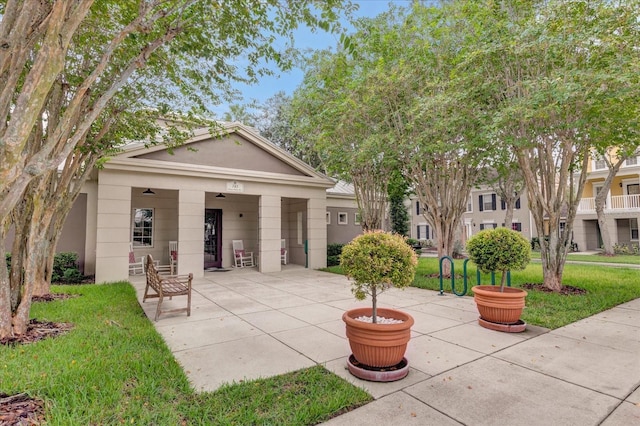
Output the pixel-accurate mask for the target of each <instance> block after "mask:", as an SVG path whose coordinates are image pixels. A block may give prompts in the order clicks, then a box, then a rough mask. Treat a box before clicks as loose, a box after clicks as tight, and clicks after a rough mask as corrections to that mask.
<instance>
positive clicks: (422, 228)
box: [416, 225, 429, 240]
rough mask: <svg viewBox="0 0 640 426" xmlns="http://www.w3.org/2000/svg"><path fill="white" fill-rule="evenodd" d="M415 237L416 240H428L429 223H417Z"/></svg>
mask: <svg viewBox="0 0 640 426" xmlns="http://www.w3.org/2000/svg"><path fill="white" fill-rule="evenodd" d="M416 231H417V238H416V239H418V240H428V239H429V225H417V227H416Z"/></svg>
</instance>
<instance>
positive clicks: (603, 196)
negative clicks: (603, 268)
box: [594, 153, 629, 256]
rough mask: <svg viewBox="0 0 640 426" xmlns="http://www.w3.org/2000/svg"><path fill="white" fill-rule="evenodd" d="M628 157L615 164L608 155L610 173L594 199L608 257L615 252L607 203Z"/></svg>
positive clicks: (620, 158)
mask: <svg viewBox="0 0 640 426" xmlns="http://www.w3.org/2000/svg"><path fill="white" fill-rule="evenodd" d="M628 157H629V156H628V155H620V157H617V158H616V160H617V161H616V162H615V164H614V160H613V159H612V158H611V154H610V153H607V154H606V155H605V156H604V160H605V163H606V164H607V168H608V169H609V172H608V174H607V177H606V178H605V180H604V183H603V184H602V188H601V189H600V192H599V193H598V194H596V197H595V199H594V201H595V205H596V216H597V217H598V227H599V228H600V236H601V237H602V245H603V248H604V254H606V255H608V256H613V255H614V254H615V253H614V251H613V239H612V238H611V233H610V232H609V226H608V225H607V220H606V218H605V214H604V207H605V204H606V201H607V194H609V191H611V183H612V182H613V178H614V177H615V176H616V174H618V171H619V170H620V167H621V166H622V164H623V163H624V161H625V160H626V159H627V158H628Z"/></svg>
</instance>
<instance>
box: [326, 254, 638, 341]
mask: <svg viewBox="0 0 640 426" xmlns="http://www.w3.org/2000/svg"><path fill="white" fill-rule="evenodd" d="M577 256H580V255H577ZM582 256H584V257H588V256H586V255H582ZM462 262H463V261H461V260H458V261H456V262H455V263H454V272H455V275H456V276H457V278H456V291H457V292H461V291H462V290H463V280H462V272H463V270H462ZM326 270H327V271H329V272H334V273H342V270H341V269H340V267H339V266H332V267H330V268H327V269H326ZM438 273H439V266H438V259H437V258H425V257H422V258H420V260H419V263H418V269H417V271H416V277H415V279H414V281H413V284H412V285H413V286H414V287H418V288H424V289H429V290H439V289H440V280H439V278H437V275H438ZM432 275H436V277H435V278H433V277H432ZM498 275H499V274H498ZM639 275H640V270H638V269H631V268H624V267H605V266H601V265H595V264H594V265H577V264H570V263H567V264H566V265H565V269H564V275H563V284H564V285H570V286H574V287H578V288H582V289H585V290H586V291H587V293H586V294H584V295H570V296H565V295H561V294H556V293H546V292H541V291H537V290H532V291H528V293H529V294H528V296H527V299H526V307H525V310H524V312H523V314H522V319H523V320H524V321H525V322H527V323H528V324H532V325H538V326H541V327H546V328H550V329H555V328H558V327H562V326H565V325H567V324H571V323H572V322H575V321H578V320H580V319H583V318H586V317H589V316H591V315H594V314H597V313H598V312H602V311H604V310H606V309H610V308H612V307H614V306H617V305H619V304H621V303H624V302H628V301H629V300H633V299H636V298H638V297H640V280H639V279H638V276H639ZM468 276H469V277H471V278H470V279H469V281H468V288H467V293H466V294H467V295H469V296H470V295H471V294H472V293H471V286H472V285H475V279H476V268H475V266H474V265H473V264H472V263H469V268H468ZM499 279H500V277H499V276H496V280H497V281H499ZM482 282H483V283H486V284H488V283H490V280H489V278H488V276H483V281H482ZM542 282H543V277H542V265H541V264H540V263H531V264H529V265H528V266H527V268H526V269H525V270H524V271H514V272H512V274H511V283H512V285H513V286H514V287H518V286H521V285H522V284H524V283H538V284H541V283H542ZM443 287H444V290H445V291H446V292H449V293H450V292H451V281H450V280H446V279H445V280H444V281H443Z"/></svg>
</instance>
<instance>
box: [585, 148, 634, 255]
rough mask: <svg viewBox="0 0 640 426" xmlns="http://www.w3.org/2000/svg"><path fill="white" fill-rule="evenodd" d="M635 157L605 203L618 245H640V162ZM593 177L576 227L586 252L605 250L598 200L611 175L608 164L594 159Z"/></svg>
mask: <svg viewBox="0 0 640 426" xmlns="http://www.w3.org/2000/svg"><path fill="white" fill-rule="evenodd" d="M639 157H640V155H639V156H635V157H631V158H629V159H627V160H626V161H625V163H624V164H623V165H622V167H621V168H620V170H619V172H618V174H617V175H616V176H615V178H614V179H613V182H612V183H611V189H610V191H609V193H608V194H607V200H606V203H605V210H604V212H605V218H606V221H607V227H608V229H609V233H610V235H611V239H612V241H613V243H614V244H619V245H627V246H629V245H631V244H635V245H638V244H639V243H640V241H639V238H638V221H639V220H640V161H639V160H640V159H639ZM587 167H588V171H589V174H588V176H587V181H586V184H585V188H584V192H583V194H582V198H581V200H580V205H579V207H578V211H577V214H576V220H575V223H574V239H575V241H576V242H577V243H578V247H579V248H580V249H581V250H582V248H583V247H584V250H595V249H599V248H601V247H602V238H601V235H600V229H599V226H598V221H597V216H596V208H595V196H596V195H597V194H598V192H599V191H600V190H601V189H602V184H603V182H604V180H605V178H606V177H607V174H608V173H609V170H608V168H607V166H606V164H605V162H604V160H596V159H591V161H589V164H588V166H587Z"/></svg>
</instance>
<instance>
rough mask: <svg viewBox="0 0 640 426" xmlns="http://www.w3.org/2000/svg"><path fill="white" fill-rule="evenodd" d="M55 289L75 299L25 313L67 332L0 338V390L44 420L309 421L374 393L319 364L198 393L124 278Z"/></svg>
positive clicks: (59, 422) (37, 305) (326, 416)
mask: <svg viewBox="0 0 640 426" xmlns="http://www.w3.org/2000/svg"><path fill="white" fill-rule="evenodd" d="M53 290H54V291H55V292H62V293H77V294H79V295H80V297H77V298H73V299H67V300H61V301H54V302H48V303H34V305H33V308H32V312H31V314H32V317H34V318H37V319H38V320H41V321H53V322H71V323H73V324H74V329H73V330H71V331H70V332H69V333H67V334H66V335H63V336H59V337H55V338H50V339H45V340H42V341H40V342H37V343H33V344H29V345H18V346H14V347H10V346H2V345H0V360H1V361H0V392H4V393H7V394H14V393H19V392H27V393H28V394H29V395H30V396H32V397H36V398H40V399H43V400H44V401H45V403H46V414H45V416H46V420H47V424H48V425H70V424H121V423H122V424H124V423H126V424H167V425H169V424H171V425H174V424H175V425H180V424H189V425H199V424H202V425H209V424H216V425H234V424H241V425H245V424H300V425H308V424H317V423H319V422H322V421H325V420H327V419H329V418H331V417H333V416H335V415H336V414H340V413H342V412H344V411H348V410H350V409H352V408H355V407H358V406H360V405H363V404H365V403H367V402H369V401H370V400H371V399H372V398H371V396H370V395H368V394H367V393H366V392H364V391H363V390H361V389H359V388H356V387H355V386H353V385H351V384H350V383H348V382H346V381H345V380H343V379H342V378H340V377H338V376H336V375H334V374H332V373H330V372H329V371H327V370H326V369H324V368H323V367H321V366H316V367H312V368H309V369H305V370H300V371H296V372H293V373H290V374H285V375H282V376H277V377H272V378H268V379H261V380H256V381H249V382H243V383H239V384H231V385H226V386H223V387H222V388H220V389H219V390H217V391H215V392H206V393H196V392H194V390H193V389H192V388H191V386H190V384H189V382H188V379H187V377H186V375H185V373H184V371H183V370H182V368H181V367H180V365H179V364H178V363H177V362H176V360H175V358H174V357H173V355H172V353H171V352H170V351H169V349H168V347H167V346H166V344H165V342H164V341H163V339H162V337H161V336H160V335H159V334H158V333H157V332H156V330H155V328H154V326H153V324H152V323H151V322H150V321H149V320H148V319H147V317H146V316H145V315H144V313H143V311H142V309H141V307H140V305H139V304H138V302H137V300H136V295H135V291H134V289H133V288H132V286H131V285H130V284H129V283H124V282H123V283H116V284H110V285H84V286H54V287H53Z"/></svg>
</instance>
